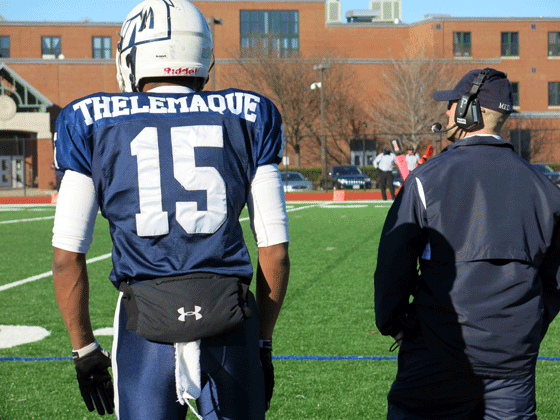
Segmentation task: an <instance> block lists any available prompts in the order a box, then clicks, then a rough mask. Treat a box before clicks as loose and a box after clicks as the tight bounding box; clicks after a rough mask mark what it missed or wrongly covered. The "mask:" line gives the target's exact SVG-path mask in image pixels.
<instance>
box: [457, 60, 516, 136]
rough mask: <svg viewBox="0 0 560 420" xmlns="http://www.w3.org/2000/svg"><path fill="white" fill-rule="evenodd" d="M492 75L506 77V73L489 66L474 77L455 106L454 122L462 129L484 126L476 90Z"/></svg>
mask: <svg viewBox="0 0 560 420" xmlns="http://www.w3.org/2000/svg"><path fill="white" fill-rule="evenodd" d="M494 77H500V78H504V79H505V78H506V77H507V75H506V74H505V73H503V72H501V71H498V70H494V69H491V68H489V67H488V68H485V69H484V70H482V71H481V72H480V73H479V75H478V76H476V79H474V82H473V85H472V88H471V90H470V92H469V93H467V94H465V95H463V96H462V97H461V99H459V102H458V103H457V108H455V124H457V127H459V128H460V129H461V130H464V131H476V130H479V129H481V128H482V127H484V121H483V119H482V110H481V109H480V102H479V100H478V92H479V91H480V88H481V87H482V85H483V84H484V82H485V81H486V80H489V79H491V78H494Z"/></svg>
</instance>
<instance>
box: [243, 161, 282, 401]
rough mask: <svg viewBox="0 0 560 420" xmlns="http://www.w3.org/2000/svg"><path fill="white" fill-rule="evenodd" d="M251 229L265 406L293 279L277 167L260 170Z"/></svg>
mask: <svg viewBox="0 0 560 420" xmlns="http://www.w3.org/2000/svg"><path fill="white" fill-rule="evenodd" d="M248 208H249V216H250V219H251V228H252V229H253V233H254V235H255V239H256V241H257V247H258V250H259V251H258V253H259V261H258V265H257V285H256V292H257V307H258V313H259V318H260V321H261V329H260V333H259V336H260V346H261V350H260V355H261V357H260V358H261V364H262V367H263V372H264V376H265V404H266V408H267V409H268V408H269V407H270V400H271V398H272V393H273V390H274V367H273V366H272V334H273V331H274V326H275V325H276V321H277V319H278V315H279V314H280V310H281V308H282V303H283V302H284V297H285V296H286V291H287V288H288V278H289V276H290V257H289V254H288V242H289V234H288V215H287V213H286V203H285V200H284V190H283V188H282V180H281V177H280V172H279V171H278V166H277V165H272V164H271V165H265V166H260V167H258V168H257V172H256V174H255V177H254V179H253V182H252V184H251V197H250V200H249V202H248Z"/></svg>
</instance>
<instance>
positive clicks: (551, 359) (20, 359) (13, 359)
mask: <svg viewBox="0 0 560 420" xmlns="http://www.w3.org/2000/svg"><path fill="white" fill-rule="evenodd" d="M272 358H273V359H274V360H320V361H325V360H397V356H272ZM71 360H72V358H71V357H0V362H51V361H71ZM537 360H544V361H547V362H558V361H560V357H545V356H539V357H538V358H537Z"/></svg>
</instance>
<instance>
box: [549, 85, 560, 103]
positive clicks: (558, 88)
mask: <svg viewBox="0 0 560 420" xmlns="http://www.w3.org/2000/svg"><path fill="white" fill-rule="evenodd" d="M548 106H560V82H548Z"/></svg>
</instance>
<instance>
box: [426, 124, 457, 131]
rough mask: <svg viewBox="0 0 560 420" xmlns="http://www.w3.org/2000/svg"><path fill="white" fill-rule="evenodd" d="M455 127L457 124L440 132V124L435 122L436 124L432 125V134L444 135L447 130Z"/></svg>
mask: <svg viewBox="0 0 560 420" xmlns="http://www.w3.org/2000/svg"><path fill="white" fill-rule="evenodd" d="M455 127H457V124H454V125H452V126H451V127H449V128H447V129H445V130H442V129H441V124H440V123H438V122H437V123H434V124H432V132H433V133H446V132H448V131H449V130H453V129H454V128H455Z"/></svg>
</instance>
